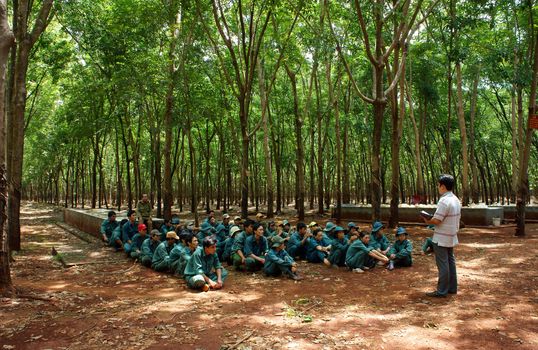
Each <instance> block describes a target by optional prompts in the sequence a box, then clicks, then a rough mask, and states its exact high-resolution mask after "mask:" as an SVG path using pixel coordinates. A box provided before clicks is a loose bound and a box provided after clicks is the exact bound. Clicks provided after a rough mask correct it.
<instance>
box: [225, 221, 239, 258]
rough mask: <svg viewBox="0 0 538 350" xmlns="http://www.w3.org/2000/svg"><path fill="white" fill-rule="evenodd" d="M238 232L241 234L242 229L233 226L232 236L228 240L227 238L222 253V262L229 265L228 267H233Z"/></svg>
mask: <svg viewBox="0 0 538 350" xmlns="http://www.w3.org/2000/svg"><path fill="white" fill-rule="evenodd" d="M238 232H241V229H240V228H239V227H237V226H235V225H234V226H232V228H231V229H230V236H229V237H228V238H226V241H225V244H224V251H223V252H222V261H225V262H226V263H227V264H228V266H232V265H233V261H232V254H233V251H232V247H233V245H234V242H235V235H236V234H237V233H238Z"/></svg>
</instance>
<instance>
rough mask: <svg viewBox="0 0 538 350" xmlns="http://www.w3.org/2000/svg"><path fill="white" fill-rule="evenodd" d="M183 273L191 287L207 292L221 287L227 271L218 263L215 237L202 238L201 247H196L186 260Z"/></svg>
mask: <svg viewBox="0 0 538 350" xmlns="http://www.w3.org/2000/svg"><path fill="white" fill-rule="evenodd" d="M183 275H184V276H185V281H187V285H188V286H189V288H192V289H199V290H203V291H204V292H207V291H208V290H209V289H221V288H222V287H223V286H224V280H225V279H226V276H227V275H228V271H226V270H225V269H224V268H223V267H222V265H221V264H220V261H219V257H218V256H217V240H216V239H215V238H213V237H211V236H209V237H206V238H204V240H203V242H202V247H198V248H196V250H195V251H194V253H193V254H192V256H191V258H190V259H189V261H188V262H187V266H185V271H184V273H183Z"/></svg>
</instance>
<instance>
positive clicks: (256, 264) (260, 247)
mask: <svg viewBox="0 0 538 350" xmlns="http://www.w3.org/2000/svg"><path fill="white" fill-rule="evenodd" d="M253 229H254V234H253V235H250V236H248V237H247V239H246V241H245V250H244V253H245V256H246V260H245V265H246V267H247V271H258V270H261V269H262V268H263V264H265V253H267V249H268V246H267V238H265V236H264V235H263V232H264V231H265V229H264V228H263V226H262V225H261V224H259V223H255V224H254V227H253Z"/></svg>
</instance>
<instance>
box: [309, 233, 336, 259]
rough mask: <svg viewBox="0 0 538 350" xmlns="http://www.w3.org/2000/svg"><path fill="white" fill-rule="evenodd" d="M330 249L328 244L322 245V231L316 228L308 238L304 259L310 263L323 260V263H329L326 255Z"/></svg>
mask: <svg viewBox="0 0 538 350" xmlns="http://www.w3.org/2000/svg"><path fill="white" fill-rule="evenodd" d="M330 251H331V247H330V246H324V245H323V231H322V230H320V229H317V230H316V231H314V233H313V235H312V237H310V238H309V239H308V246H307V252H306V260H307V261H308V262H311V263H320V262H323V263H324V264H327V263H329V262H328V261H329V260H327V256H328V254H329V252H330ZM329 264H330V263H329Z"/></svg>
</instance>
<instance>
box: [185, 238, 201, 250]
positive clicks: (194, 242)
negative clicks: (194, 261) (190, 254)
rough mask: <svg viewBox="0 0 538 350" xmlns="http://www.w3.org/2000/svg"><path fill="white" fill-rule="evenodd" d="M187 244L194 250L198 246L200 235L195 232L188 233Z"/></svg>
mask: <svg viewBox="0 0 538 350" xmlns="http://www.w3.org/2000/svg"><path fill="white" fill-rule="evenodd" d="M185 245H186V246H187V247H189V249H190V250H191V251H194V250H195V249H196V248H197V247H198V237H196V236H195V235H193V234H188V235H187V236H186V237H185Z"/></svg>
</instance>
